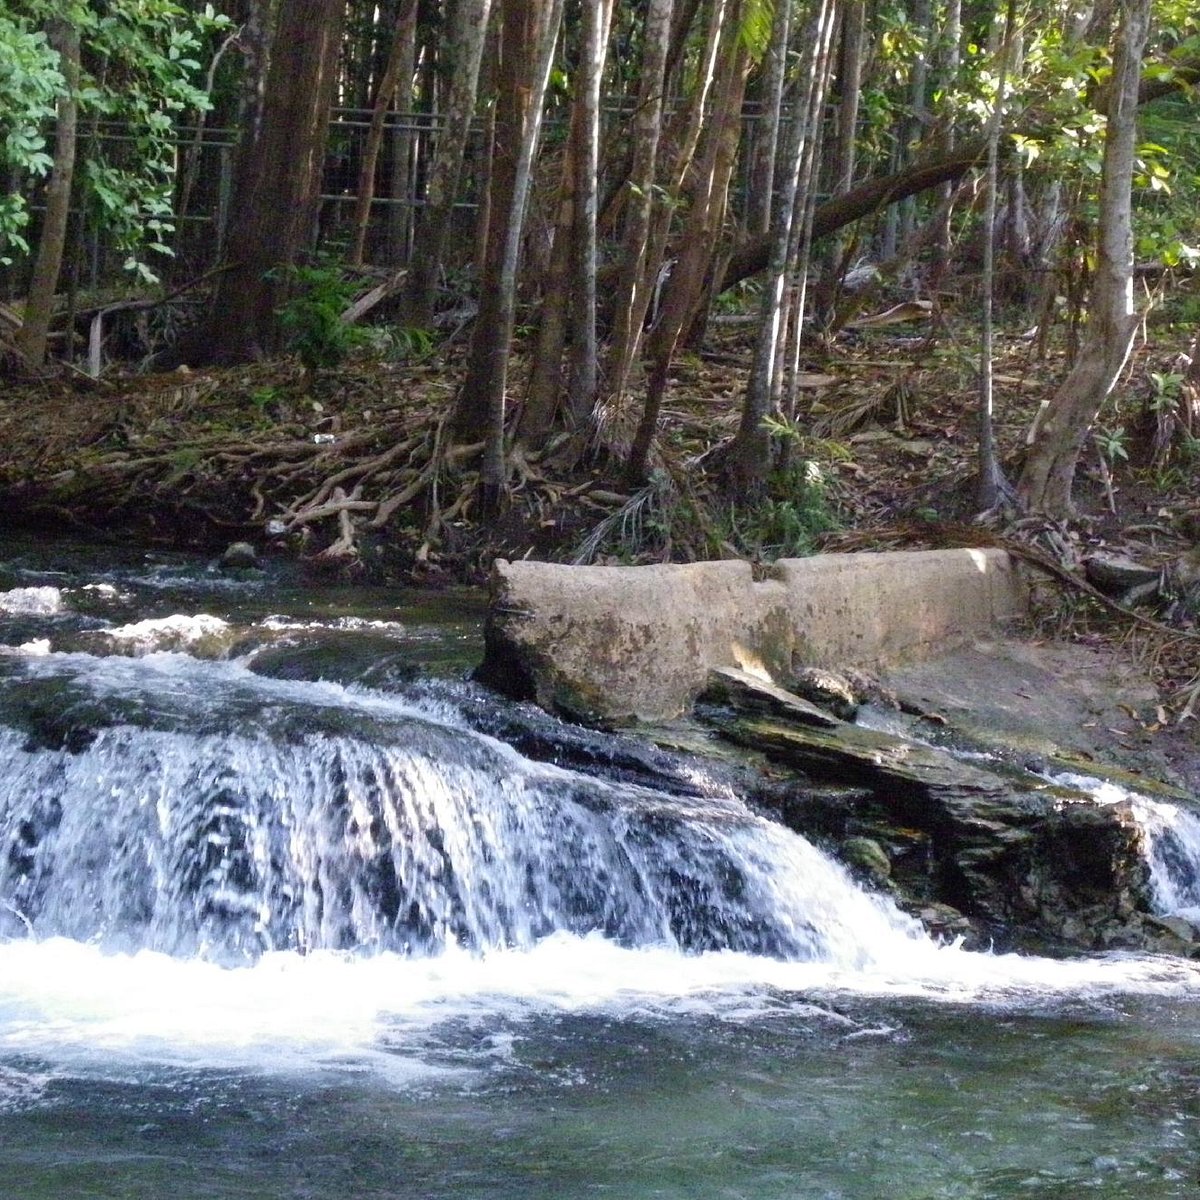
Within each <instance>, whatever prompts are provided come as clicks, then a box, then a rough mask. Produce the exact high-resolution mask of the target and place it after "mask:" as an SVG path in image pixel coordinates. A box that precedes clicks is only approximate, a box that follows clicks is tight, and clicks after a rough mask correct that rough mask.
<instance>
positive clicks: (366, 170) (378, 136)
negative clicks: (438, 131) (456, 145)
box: [350, 0, 417, 266]
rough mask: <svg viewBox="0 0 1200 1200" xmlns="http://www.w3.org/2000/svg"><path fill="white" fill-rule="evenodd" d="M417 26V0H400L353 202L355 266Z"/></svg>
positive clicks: (352, 256)
mask: <svg viewBox="0 0 1200 1200" xmlns="http://www.w3.org/2000/svg"><path fill="white" fill-rule="evenodd" d="M416 26H417V0H401V4H400V9H399V12H398V13H397V16H396V29H395V33H394V34H393V37H392V48H391V50H390V51H389V52H388V58H387V65H386V66H385V67H384V69H383V75H382V76H381V78H380V80H379V87H378V88H377V89H376V92H375V103H374V105H373V106H372V109H371V126H370V128H369V129H368V130H367V140H366V144H365V145H364V146H363V156H362V164H361V165H360V167H359V170H358V196H357V198H356V199H355V203H354V240H353V243H352V245H351V248H350V261H351V262H352V263H353V264H355V265H356V266H357V265H359V264H361V263H362V260H363V252H364V250H365V248H366V243H367V228H368V226H369V225H370V223H371V202H372V201H373V200H374V199H375V164H376V163H377V162H378V161H379V150H380V147H381V146H382V145H383V125H384V121H385V120H386V119H387V114H388V109H389V108H391V106H392V98H393V97H394V96H395V94H396V88H397V86H398V85H399V83H400V68H401V67H402V66H403V65H404V63H405V60H406V59H407V57H408V53H407V51H408V45H409V42H410V40H411V39H412V35H413V31H414V30H415V29H416Z"/></svg>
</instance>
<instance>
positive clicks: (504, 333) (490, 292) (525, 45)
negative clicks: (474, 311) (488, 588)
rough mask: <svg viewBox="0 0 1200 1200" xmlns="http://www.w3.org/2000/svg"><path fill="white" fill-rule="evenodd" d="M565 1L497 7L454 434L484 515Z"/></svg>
mask: <svg viewBox="0 0 1200 1200" xmlns="http://www.w3.org/2000/svg"><path fill="white" fill-rule="evenodd" d="M562 9H563V0H537V2H535V3H532V4H531V3H529V2H528V0H503V6H502V10H501V15H502V20H503V22H504V26H503V33H502V35H501V46H500V58H501V79H500V84H501V86H500V94H499V106H500V107H499V108H498V111H497V114H496V155H495V157H496V162H495V165H494V172H495V174H494V176H493V195H494V200H493V207H492V226H491V229H490V230H489V234H488V251H487V253H488V261H487V264H486V270H485V273H484V277H483V279H482V280H481V293H482V301H481V304H480V309H479V316H478V318H477V319H476V322H475V332H474V336H473V338H472V340H471V353H470V360H469V362H468V366H467V376H466V379H465V380H464V381H463V385H462V389H461V390H460V391H459V394H458V402H457V405H456V409H455V420H454V424H455V430H456V432H457V433H458V435H459V436H460V437H462V438H464V439H466V440H473V439H476V438H479V437H482V438H483V440H484V453H483V464H482V467H481V470H480V499H481V506H482V507H483V509H484V510H485V511H489V512H490V511H495V510H496V509H497V508H498V507H499V506H500V504H501V501H502V499H503V495H504V490H505V485H506V471H505V457H504V424H505V417H506V415H507V414H506V392H507V387H508V358H509V353H510V350H511V346H512V335H513V324H514V321H515V314H516V303H517V267H518V264H519V260H520V252H521V235H522V231H523V229H524V225H525V207H526V200H527V199H528V195H529V186H530V180H531V177H532V174H533V159H534V154H535V153H536V150H537V144H538V138H539V135H540V133H541V124H542V111H543V108H544V105H545V98H546V88H547V86H548V85H549V81H550V69H551V67H552V65H553V62H554V46H555V43H556V41H557V40H558V29H559V25H560V22H561V18H562Z"/></svg>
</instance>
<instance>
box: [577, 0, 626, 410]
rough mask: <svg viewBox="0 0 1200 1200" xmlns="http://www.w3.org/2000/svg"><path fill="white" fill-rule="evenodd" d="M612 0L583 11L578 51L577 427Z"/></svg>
mask: <svg viewBox="0 0 1200 1200" xmlns="http://www.w3.org/2000/svg"><path fill="white" fill-rule="evenodd" d="M613 2H614V0H591V3H588V4H585V5H584V6H583V52H582V55H581V62H580V66H579V69H578V75H579V97H578V99H577V103H578V104H579V107H580V120H579V125H578V128H577V133H578V139H579V140H578V144H577V146H576V147H575V154H574V156H573V157H574V165H575V203H574V217H575V222H574V235H573V237H572V248H573V250H574V254H573V256H572V257H573V261H574V266H575V271H574V275H575V287H574V289H573V290H572V301H571V311H570V325H571V349H570V372H569V375H568V389H567V410H568V412H569V413H570V416H571V424H572V425H573V426H574V427H575V428H576V429H579V428H582V427H583V426H585V425H586V424H587V422H588V421H589V420H590V419H591V415H592V409H593V407H594V405H595V403H596V387H597V382H598V370H597V362H596V216H597V205H598V202H599V196H598V190H599V175H600V92H601V87H602V86H603V82H604V60H605V57H606V52H607V49H608V30H609V23H610V21H611V19H612V11H613Z"/></svg>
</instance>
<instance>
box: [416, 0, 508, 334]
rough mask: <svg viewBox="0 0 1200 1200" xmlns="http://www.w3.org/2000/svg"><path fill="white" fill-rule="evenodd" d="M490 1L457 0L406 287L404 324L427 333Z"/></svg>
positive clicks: (480, 60) (469, 122)
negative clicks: (444, 91) (442, 106)
mask: <svg viewBox="0 0 1200 1200" xmlns="http://www.w3.org/2000/svg"><path fill="white" fill-rule="evenodd" d="M491 11H492V0H459V3H458V4H456V5H455V6H454V13H455V24H454V28H453V29H452V30H451V45H450V66H451V74H450V95H449V97H448V98H447V101H446V111H445V113H444V114H443V120H442V126H441V129H440V130H439V132H438V139H437V151H436V154H435V157H434V161H433V168H432V170H431V171H430V173H429V185H428V187H427V188H426V192H425V207H424V209H423V210H422V214H421V220H420V222H419V224H418V226H417V236H416V241H415V243H414V245H413V257H412V262H411V264H410V265H409V276H408V286H407V287H406V289H405V297H404V315H403V320H404V321H405V322H406V323H407V324H410V325H414V326H416V327H418V328H421V329H426V328H428V327H429V326H430V325H432V323H433V309H434V300H435V298H436V295H437V282H438V274H439V272H440V271H441V269H442V260H443V258H444V257H445V253H446V240H447V238H448V237H449V236H450V224H451V220H452V219H453V216H454V204H455V201H456V200H457V199H458V180H459V176H460V175H461V173H462V162H463V154H464V152H465V151H466V147H467V135H468V134H469V133H470V131H471V119H472V117H473V116H474V114H475V96H476V92H477V90H478V86H479V66H480V63H481V62H482V60H483V47H484V43H485V42H486V41H487V27H488V17H489V16H490V15H491Z"/></svg>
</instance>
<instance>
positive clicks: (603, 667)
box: [480, 549, 1027, 721]
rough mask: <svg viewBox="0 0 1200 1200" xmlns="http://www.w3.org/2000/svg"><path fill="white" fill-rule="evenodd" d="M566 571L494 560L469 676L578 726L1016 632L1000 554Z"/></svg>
mask: <svg viewBox="0 0 1200 1200" xmlns="http://www.w3.org/2000/svg"><path fill="white" fill-rule="evenodd" d="M758 573H759V575H760V576H761V577H760V578H758V579H756V578H755V571H754V570H753V569H752V567H751V565H750V564H749V563H747V562H741V561H722V562H702V563H690V564H686V565H663V566H640V567H608V566H603V567H573V566H562V565H557V564H553V563H540V562H507V561H505V560H503V559H500V560H498V561H497V562H496V564H495V567H494V568H493V573H492V601H491V607H490V610H489V616H488V623H487V632H486V653H485V658H484V663H483V666H482V667H481V668H480V676H481V678H483V679H484V680H485V681H486V682H488V683H491V684H492V685H493V686H496V687H498V688H500V689H501V690H503V691H505V692H507V693H509V694H510V695H515V696H518V697H521V698H525V699H533V700H536V701H537V702H538V703H539V704H540V705H542V706H543V707H544V708H547V709H550V710H552V711H556V712H559V713H563V714H566V715H569V716H573V717H579V718H583V719H585V720H590V721H624V720H633V719H640V720H661V719H664V718H670V717H674V716H677V715H679V714H680V713H683V712H685V711H687V709H689V708H690V706H691V704H692V702H693V701H694V700H695V698H696V696H697V695H698V694H699V693H700V691H701V690H702V689H703V688H704V686H705V683H706V681H707V678H708V672H709V670H710V669H711V668H713V667H740V668H742V669H744V670H750V671H753V672H755V673H756V674H760V675H766V676H770V677H771V678H774V679H777V680H785V679H786V678H787V677H788V675H789V674H790V673H791V672H792V671H793V670H794V669H795V668H796V667H797V666H810V665H811V666H823V667H834V668H836V667H849V666H858V667H867V668H878V667H883V666H889V665H894V664H897V663H903V662H913V661H917V660H920V659H923V658H927V657H930V656H931V655H934V654H938V653H942V652H944V651H947V650H951V649H954V648H955V647H957V646H960V645H963V644H964V643H966V642H968V641H969V640H971V639H972V638H974V637H976V636H979V635H981V634H990V633H994V632H995V631H996V630H997V629H998V628H999V627H1003V626H1005V625H1008V624H1011V623H1014V622H1016V621H1019V620H1020V619H1021V618H1022V617H1023V616H1024V615H1025V613H1026V606H1027V595H1026V589H1025V586H1024V584H1023V582H1022V580H1021V578H1020V576H1019V574H1018V572H1017V571H1016V570H1015V569H1014V567H1013V564H1012V563H1011V562H1010V560H1009V557H1008V555H1007V554H1005V553H1004V552H1003V551H1001V550H970V549H962V550H929V551H903V552H891V553H864V554H821V555H816V556H814V557H812V558H802V559H784V560H781V561H779V562H777V563H774V564H772V565H770V566H768V567H766V568H765V569H764V570H762V571H760V572H758Z"/></svg>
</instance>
